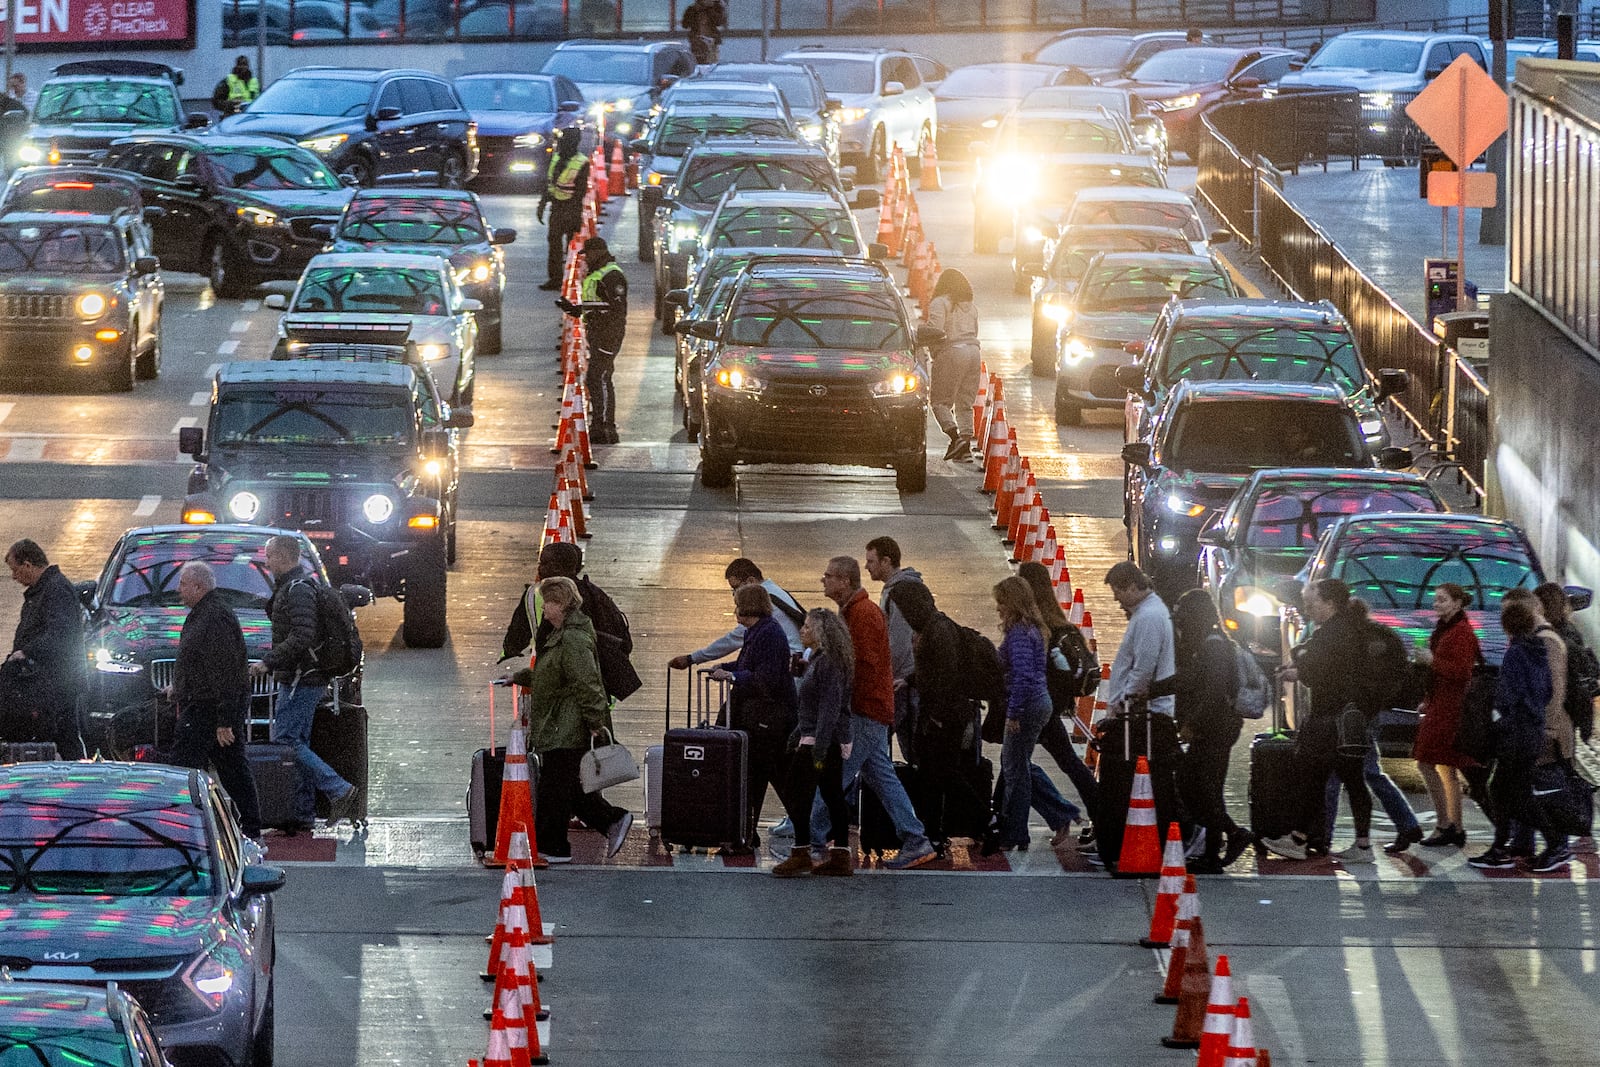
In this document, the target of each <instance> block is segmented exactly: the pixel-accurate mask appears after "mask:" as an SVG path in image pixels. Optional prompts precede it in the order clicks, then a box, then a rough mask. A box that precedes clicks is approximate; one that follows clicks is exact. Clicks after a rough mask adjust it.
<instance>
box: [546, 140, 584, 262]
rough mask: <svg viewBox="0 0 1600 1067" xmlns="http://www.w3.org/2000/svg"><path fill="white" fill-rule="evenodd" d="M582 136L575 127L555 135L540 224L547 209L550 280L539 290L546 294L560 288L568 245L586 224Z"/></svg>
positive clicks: (547, 172)
mask: <svg viewBox="0 0 1600 1067" xmlns="http://www.w3.org/2000/svg"><path fill="white" fill-rule="evenodd" d="M581 136H582V133H581V131H580V130H579V129H578V127H576V126H568V127H567V128H566V129H564V130H562V131H561V132H560V133H559V134H557V135H556V150H555V152H554V153H553V154H552V155H551V156H550V166H549V169H548V170H547V171H546V172H545V183H544V195H543V196H541V197H540V198H539V221H540V222H543V221H544V213H545V210H546V209H548V210H549V212H550V226H549V238H550V258H549V261H548V263H547V264H546V270H547V272H548V277H547V279H546V281H545V283H544V284H543V285H541V286H539V288H541V289H543V290H545V291H546V292H551V291H554V290H556V289H559V288H561V268H562V266H563V265H564V264H565V263H566V259H567V245H568V244H570V243H571V241H572V235H573V234H575V233H577V232H578V227H579V226H580V225H582V223H583V198H584V197H585V196H587V195H588V193H589V158H588V157H587V156H585V155H583V154H582V153H580V152H579V151H578V139H579V138H580V137H581Z"/></svg>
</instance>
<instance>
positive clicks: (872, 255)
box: [867, 241, 889, 263]
mask: <svg viewBox="0 0 1600 1067" xmlns="http://www.w3.org/2000/svg"><path fill="white" fill-rule="evenodd" d="M867 258H868V259H870V260H873V261H875V262H878V263H882V262H884V261H885V260H887V259H888V258H889V246H888V245H886V244H884V243H883V242H882V241H873V242H872V243H871V244H869V245H868V246H867Z"/></svg>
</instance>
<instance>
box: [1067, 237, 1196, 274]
mask: <svg viewBox="0 0 1600 1067" xmlns="http://www.w3.org/2000/svg"><path fill="white" fill-rule="evenodd" d="M1192 251H1193V248H1192V247H1191V246H1190V244H1189V241H1188V239H1187V238H1185V237H1184V236H1183V235H1182V234H1181V233H1177V232H1173V233H1172V234H1171V235H1170V236H1157V235H1154V234H1142V233H1132V232H1128V231H1126V230H1107V231H1105V232H1103V233H1097V234H1094V235H1092V236H1088V237H1081V238H1080V237H1076V236H1068V237H1064V238H1063V239H1062V243H1061V244H1058V245H1057V246H1056V252H1055V256H1054V257H1053V258H1052V259H1051V261H1050V276H1051V277H1052V278H1054V279H1056V280H1057V281H1075V280H1077V279H1078V278H1081V277H1082V276H1083V271H1084V268H1085V267H1087V266H1088V265H1089V260H1091V259H1093V258H1094V255H1095V253H1096V252H1174V253H1177V254H1178V255H1186V254H1188V253H1190V252H1192Z"/></svg>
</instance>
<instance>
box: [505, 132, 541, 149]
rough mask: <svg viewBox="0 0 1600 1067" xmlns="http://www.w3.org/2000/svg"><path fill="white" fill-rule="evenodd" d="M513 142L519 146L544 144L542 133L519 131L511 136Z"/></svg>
mask: <svg viewBox="0 0 1600 1067" xmlns="http://www.w3.org/2000/svg"><path fill="white" fill-rule="evenodd" d="M511 143H512V145H514V146H515V147H517V148H538V147H539V146H540V145H542V144H544V134H542V133H519V134H517V135H516V136H515V137H513V138H511Z"/></svg>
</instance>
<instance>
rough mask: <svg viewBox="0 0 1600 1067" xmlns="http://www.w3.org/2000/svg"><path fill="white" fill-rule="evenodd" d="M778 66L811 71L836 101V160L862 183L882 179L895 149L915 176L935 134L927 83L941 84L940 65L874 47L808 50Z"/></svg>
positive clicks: (790, 55) (783, 59)
mask: <svg viewBox="0 0 1600 1067" xmlns="http://www.w3.org/2000/svg"><path fill="white" fill-rule="evenodd" d="M778 62H779V63H803V64H805V65H806V66H808V67H810V68H811V69H812V70H814V71H816V72H817V76H818V77H820V78H821V79H822V85H823V88H825V89H826V90H827V91H828V97H829V99H830V100H837V101H839V109H838V117H839V160H840V162H841V163H843V164H845V165H847V166H852V165H853V166H854V167H855V168H856V173H857V175H858V176H859V177H860V180H861V181H862V182H875V181H878V180H879V179H881V178H882V177H883V176H884V175H885V173H886V172H887V169H888V160H889V153H890V151H891V150H892V149H893V148H894V146H895V145H899V146H900V147H901V148H903V149H905V153H906V162H907V163H908V164H909V166H910V168H911V172H912V173H913V174H916V173H918V169H919V167H920V166H921V160H922V149H923V146H924V145H926V144H928V143H929V142H930V141H932V140H933V139H934V137H935V136H936V135H937V133H938V130H939V122H938V113H937V107H936V106H935V104H934V101H933V88H932V85H933V84H935V83H937V82H938V81H939V80H942V78H943V72H944V68H943V67H941V66H939V65H938V64H937V63H935V62H934V61H933V60H931V59H929V58H927V57H926V56H915V55H912V54H911V53H909V52H897V51H892V50H889V49H879V48H828V47H807V48H802V49H799V50H798V51H795V52H789V53H788V54H786V55H781V56H779V57H778ZM925 71H928V72H930V73H927V74H925V73H924V72H925Z"/></svg>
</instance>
